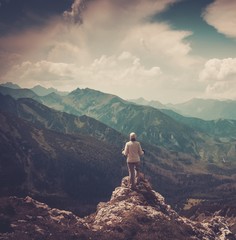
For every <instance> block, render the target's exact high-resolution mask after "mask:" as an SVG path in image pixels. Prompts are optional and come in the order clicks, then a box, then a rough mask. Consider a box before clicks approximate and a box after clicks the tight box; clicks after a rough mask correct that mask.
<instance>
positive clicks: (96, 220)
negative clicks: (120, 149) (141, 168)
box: [0, 177, 236, 240]
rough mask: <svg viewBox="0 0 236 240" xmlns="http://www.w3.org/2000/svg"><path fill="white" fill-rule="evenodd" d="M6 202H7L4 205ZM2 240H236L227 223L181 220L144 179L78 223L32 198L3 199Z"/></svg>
mask: <svg viewBox="0 0 236 240" xmlns="http://www.w3.org/2000/svg"><path fill="white" fill-rule="evenodd" d="M4 200H5V202H4ZM0 203H1V208H2V210H3V211H2V212H3V214H2V215H1V218H0V224H1V223H3V225H4V226H3V227H4V228H2V230H1V228H0V230H1V231H0V237H3V238H4V237H6V238H4V239H11V240H15V239H29V238H30V236H37V237H46V238H47V236H48V235H49V234H50V239H52V240H54V239H72V237H73V239H95V240H96V239H100V240H108V239H117V240H123V239H134V240H141V239H162V240H165V239H166V240H168V239H176V240H186V239H196V240H202V239H208V240H227V239H236V238H235V236H234V235H233V234H232V233H231V231H230V230H229V228H228V226H227V224H226V223H225V222H224V221H225V220H224V218H220V217H217V216H215V217H213V218H212V219H210V220H207V222H204V221H202V222H194V221H191V220H189V219H187V218H184V217H181V216H179V215H178V214H177V213H176V212H175V211H174V210H172V209H171V207H170V206H169V205H167V204H165V200H164V198H163V197H162V196H161V195H160V194H159V193H157V192H155V191H154V190H153V189H152V188H151V185H150V183H149V182H148V181H147V180H145V179H142V180H141V181H140V182H139V184H138V185H137V190H136V191H133V190H131V189H129V188H128V177H125V178H123V180H122V183H121V186H119V187H117V188H116V189H115V190H114V191H113V193H112V196H111V199H110V201H108V202H105V203H99V204H98V207H97V211H96V213H94V214H92V215H90V216H87V217H85V218H79V217H78V216H76V215H74V214H73V213H71V212H69V211H63V210H58V209H55V208H53V209H52V208H50V207H49V206H48V205H46V204H44V203H40V202H37V201H35V200H33V199H32V198H30V197H26V198H25V199H19V198H16V197H14V198H8V199H7V200H6V198H5V199H0ZM82 236H83V237H82Z"/></svg>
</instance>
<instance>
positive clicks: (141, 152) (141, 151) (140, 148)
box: [138, 144, 144, 156]
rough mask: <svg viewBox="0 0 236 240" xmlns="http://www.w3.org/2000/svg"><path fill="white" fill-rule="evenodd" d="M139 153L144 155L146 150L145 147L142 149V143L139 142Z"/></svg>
mask: <svg viewBox="0 0 236 240" xmlns="http://www.w3.org/2000/svg"><path fill="white" fill-rule="evenodd" d="M138 153H139V156H142V155H143V154H144V151H143V149H142V147H141V145H140V144H139V151H138Z"/></svg>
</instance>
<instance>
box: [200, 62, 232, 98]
mask: <svg viewBox="0 0 236 240" xmlns="http://www.w3.org/2000/svg"><path fill="white" fill-rule="evenodd" d="M199 79H200V81H202V82H206V83H207V87H206V94H207V95H209V96H211V97H220V98H229V97H230V98H235V97H236V58H227V59H210V60H209V61H207V62H206V64H205V67H204V69H203V70H202V72H201V73H200V75H199Z"/></svg>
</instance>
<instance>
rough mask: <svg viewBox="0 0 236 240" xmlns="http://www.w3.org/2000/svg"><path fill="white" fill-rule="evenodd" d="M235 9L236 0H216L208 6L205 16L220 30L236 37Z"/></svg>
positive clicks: (208, 21)
mask: <svg viewBox="0 0 236 240" xmlns="http://www.w3.org/2000/svg"><path fill="white" fill-rule="evenodd" d="M235 10H236V1H235V0H215V1H214V2H213V3H211V4H210V5H209V6H208V7H207V8H206V10H205V12H204V14H203V18H204V19H205V21H206V22H207V23H208V24H209V25H211V26H213V27H214V28H216V29H217V31H218V32H220V33H222V34H224V35H226V36H229V37H233V38H236V14H235Z"/></svg>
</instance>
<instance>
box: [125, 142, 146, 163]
mask: <svg viewBox="0 0 236 240" xmlns="http://www.w3.org/2000/svg"><path fill="white" fill-rule="evenodd" d="M122 153H123V154H124V155H125V156H127V162H129V163H132V162H140V156H142V155H143V154H144V152H143V150H142V148H141V145H140V143H139V142H137V141H129V142H127V143H126V144H125V149H124V151H123V152H122Z"/></svg>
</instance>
